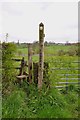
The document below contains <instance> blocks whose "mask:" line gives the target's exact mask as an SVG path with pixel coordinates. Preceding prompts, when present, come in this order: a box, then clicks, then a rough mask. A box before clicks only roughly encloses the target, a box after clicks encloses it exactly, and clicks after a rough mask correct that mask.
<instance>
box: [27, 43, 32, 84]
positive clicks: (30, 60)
mask: <svg viewBox="0 0 80 120" xmlns="http://www.w3.org/2000/svg"><path fill="white" fill-rule="evenodd" d="M28 73H29V75H28V80H29V83H32V45H31V44H28Z"/></svg>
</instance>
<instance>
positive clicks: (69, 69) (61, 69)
mask: <svg viewBox="0 0 80 120" xmlns="http://www.w3.org/2000/svg"><path fill="white" fill-rule="evenodd" d="M51 70H80V68H52V69H51Z"/></svg>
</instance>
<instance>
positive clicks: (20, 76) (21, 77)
mask: <svg viewBox="0 0 80 120" xmlns="http://www.w3.org/2000/svg"><path fill="white" fill-rule="evenodd" d="M16 78H18V79H23V78H27V75H19V76H16Z"/></svg>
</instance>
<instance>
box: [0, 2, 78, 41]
mask: <svg viewBox="0 0 80 120" xmlns="http://www.w3.org/2000/svg"><path fill="white" fill-rule="evenodd" d="M0 18H2V19H0V22H1V25H2V29H1V27H0V40H3V41H4V40H5V34H6V33H8V34H9V36H8V42H9V41H15V42H17V41H18V40H20V42H33V41H38V40H39V34H38V33H39V30H38V29H39V23H40V22H43V24H44V27H45V41H54V42H56V43H57V42H59V43H65V42H66V41H69V42H77V41H78V2H3V3H1V4H0Z"/></svg>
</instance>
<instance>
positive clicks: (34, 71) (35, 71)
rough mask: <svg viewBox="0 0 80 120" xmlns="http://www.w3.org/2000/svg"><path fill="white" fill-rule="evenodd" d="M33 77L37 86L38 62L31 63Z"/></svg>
mask: <svg viewBox="0 0 80 120" xmlns="http://www.w3.org/2000/svg"><path fill="white" fill-rule="evenodd" d="M33 76H34V78H33V79H34V83H35V85H36V86H37V84H38V62H36V63H34V62H33Z"/></svg>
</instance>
